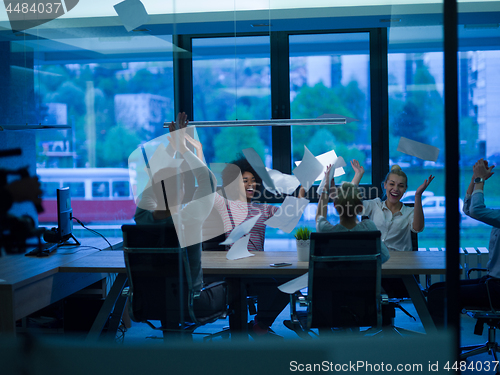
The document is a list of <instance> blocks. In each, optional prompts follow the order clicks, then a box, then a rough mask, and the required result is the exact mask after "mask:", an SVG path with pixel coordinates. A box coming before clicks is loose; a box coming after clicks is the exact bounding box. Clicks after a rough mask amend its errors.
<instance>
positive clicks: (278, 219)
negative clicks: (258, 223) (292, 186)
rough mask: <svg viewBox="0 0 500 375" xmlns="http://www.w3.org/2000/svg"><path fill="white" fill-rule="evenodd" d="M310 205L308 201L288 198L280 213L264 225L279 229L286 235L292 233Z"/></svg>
mask: <svg viewBox="0 0 500 375" xmlns="http://www.w3.org/2000/svg"><path fill="white" fill-rule="evenodd" d="M308 204H309V200H308V199H305V198H296V197H292V196H288V197H286V198H285V200H284V201H283V203H282V204H281V206H280V208H279V209H278V211H276V213H275V214H274V215H273V216H271V217H270V218H269V219H268V220H266V222H265V223H264V224H266V225H269V226H270V227H273V228H279V229H281V230H282V231H283V232H285V233H290V232H291V231H292V230H294V228H295V227H296V226H297V223H298V222H299V220H300V218H301V217H302V213H303V212H304V210H305V209H306V207H307V205H308Z"/></svg>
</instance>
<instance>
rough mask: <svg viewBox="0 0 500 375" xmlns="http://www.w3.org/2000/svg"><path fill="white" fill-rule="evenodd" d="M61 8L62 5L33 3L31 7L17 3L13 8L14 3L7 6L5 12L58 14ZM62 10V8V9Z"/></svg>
mask: <svg viewBox="0 0 500 375" xmlns="http://www.w3.org/2000/svg"><path fill="white" fill-rule="evenodd" d="M60 7H61V3H45V4H44V3H38V4H35V3H33V4H32V5H31V7H30V4H28V3H21V2H19V3H17V4H16V5H15V6H14V7H13V2H11V3H9V4H8V5H7V8H5V10H6V11H7V13H12V12H16V13H52V12H54V13H58V12H59V9H60ZM61 10H62V8H61Z"/></svg>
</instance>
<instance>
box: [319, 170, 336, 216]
mask: <svg viewBox="0 0 500 375" xmlns="http://www.w3.org/2000/svg"><path fill="white" fill-rule="evenodd" d="M331 168H332V166H331V165H329V166H328V168H327V169H326V172H325V177H328V175H329V174H330V169H331ZM330 187H331V189H330ZM336 190H337V189H336V188H335V179H334V178H333V177H332V181H328V178H327V179H326V182H325V186H324V188H323V191H321V192H320V196H319V201H318V209H317V211H316V222H318V219H319V217H320V216H323V217H324V218H326V216H327V212H328V201H329V199H330V195H331V194H336Z"/></svg>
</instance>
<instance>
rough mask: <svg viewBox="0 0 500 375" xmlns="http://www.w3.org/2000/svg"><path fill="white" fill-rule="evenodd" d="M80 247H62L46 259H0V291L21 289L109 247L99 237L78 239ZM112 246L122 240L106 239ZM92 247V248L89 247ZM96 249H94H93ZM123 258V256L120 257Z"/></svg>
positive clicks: (10, 255) (33, 257)
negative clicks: (62, 267)
mask: <svg viewBox="0 0 500 375" xmlns="http://www.w3.org/2000/svg"><path fill="white" fill-rule="evenodd" d="M79 241H80V243H81V244H82V245H81V246H78V247H77V246H71V247H70V246H62V247H60V248H59V249H57V250H56V251H55V252H53V253H52V254H50V255H48V256H46V257H36V256H28V257H27V256H25V255H24V254H9V255H5V256H2V257H0V289H1V288H7V287H9V288H10V287H11V286H13V285H15V286H16V287H21V286H23V285H25V284H28V283H32V282H34V281H37V280H39V279H42V278H44V277H46V276H48V275H51V274H54V273H56V272H58V271H59V266H61V265H62V264H65V263H68V262H72V261H75V260H77V259H81V258H84V257H86V256H88V255H90V254H92V253H95V252H98V249H99V248H100V249H105V248H108V247H109V245H108V244H107V243H106V241H104V239H102V238H100V237H88V238H87V237H84V238H82V239H79ZM108 241H109V242H110V243H111V244H112V245H117V244H120V243H121V242H122V238H120V237H116V238H108ZM91 246H92V247H91ZM93 247H96V248H93ZM122 258H123V255H122Z"/></svg>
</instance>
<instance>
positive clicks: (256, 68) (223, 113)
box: [192, 36, 272, 167]
mask: <svg viewBox="0 0 500 375" xmlns="http://www.w3.org/2000/svg"><path fill="white" fill-rule="evenodd" d="M192 48H193V112H194V120H195V121H224V120H265V119H270V118H271V86H270V85H271V79H270V70H271V66H270V45H269V37H267V36H252V37H231V38H222V37H221V38H195V39H193V40H192ZM197 131H198V135H199V137H200V140H201V142H202V143H203V147H204V149H203V151H204V153H205V158H206V160H207V162H209V163H227V162H230V161H232V160H234V159H235V157H236V156H237V155H238V153H240V152H241V150H242V149H245V148H249V147H253V148H254V149H255V150H256V151H257V152H258V154H259V155H260V156H261V158H262V160H263V161H264V163H265V164H266V166H268V167H272V152H271V128H270V127H267V126H264V127H218V128H201V127H199V128H198V129H197Z"/></svg>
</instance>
